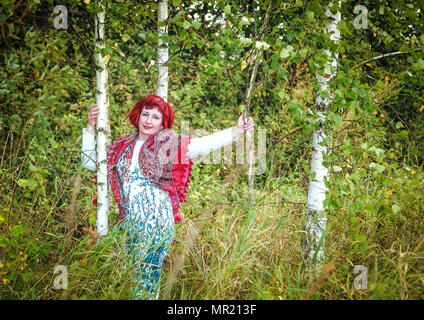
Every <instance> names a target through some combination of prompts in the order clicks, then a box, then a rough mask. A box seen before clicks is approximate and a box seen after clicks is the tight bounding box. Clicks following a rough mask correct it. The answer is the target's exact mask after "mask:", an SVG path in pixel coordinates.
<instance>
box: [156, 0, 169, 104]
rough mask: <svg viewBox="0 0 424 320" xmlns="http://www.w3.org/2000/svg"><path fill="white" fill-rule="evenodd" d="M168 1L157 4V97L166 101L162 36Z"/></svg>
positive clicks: (165, 47) (165, 29) (165, 51)
mask: <svg viewBox="0 0 424 320" xmlns="http://www.w3.org/2000/svg"><path fill="white" fill-rule="evenodd" d="M167 20H168V0H159V3H158V35H159V42H158V88H157V95H158V96H159V97H161V98H162V99H163V100H165V101H168V81H169V77H168V42H164V41H163V35H164V34H167V33H168V21H167Z"/></svg>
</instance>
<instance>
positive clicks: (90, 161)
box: [81, 104, 99, 171]
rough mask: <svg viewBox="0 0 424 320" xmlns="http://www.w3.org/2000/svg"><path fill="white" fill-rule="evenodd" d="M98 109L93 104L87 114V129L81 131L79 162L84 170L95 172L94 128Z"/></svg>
mask: <svg viewBox="0 0 424 320" xmlns="http://www.w3.org/2000/svg"><path fill="white" fill-rule="evenodd" d="M98 114H99V108H97V106H96V105H95V104H93V105H92V106H91V108H90V112H89V114H88V124H87V128H84V129H82V147H81V161H82V165H83V167H84V168H86V169H88V170H90V171H95V170H96V162H97V159H96V141H95V139H94V126H95V125H96V119H97V115H98Z"/></svg>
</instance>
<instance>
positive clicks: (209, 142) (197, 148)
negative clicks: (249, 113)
mask: <svg viewBox="0 0 424 320" xmlns="http://www.w3.org/2000/svg"><path fill="white" fill-rule="evenodd" d="M237 139H238V137H237V138H235V139H233V136H232V128H228V129H224V130H222V131H218V132H215V133H212V134H210V135H207V136H204V137H200V138H192V139H191V140H190V143H189V145H188V153H187V155H188V157H189V158H190V159H194V158H197V157H199V156H201V155H204V154H208V153H210V152H213V151H215V150H218V149H220V148H222V147H225V146H226V145H228V144H230V143H233V142H234V141H236V140H237Z"/></svg>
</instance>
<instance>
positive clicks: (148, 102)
mask: <svg viewBox="0 0 424 320" xmlns="http://www.w3.org/2000/svg"><path fill="white" fill-rule="evenodd" d="M154 108H158V111H159V112H160V113H161V114H162V125H163V128H164V129H170V128H172V125H173V124H174V110H173V109H172V106H171V105H170V104H169V103H167V102H165V101H164V100H163V99H162V98H161V97H159V96H157V95H154V94H151V95H149V96H147V97H144V98H143V99H141V100H140V101H139V102H137V103H136V105H135V106H134V108H132V110H131V112H130V113H129V114H128V116H127V118H126V119H128V120H129V121H130V123H131V124H132V125H133V126H134V127H136V128H137V130H138V122H139V120H140V114H141V112H142V111H143V109H147V110H150V109H154Z"/></svg>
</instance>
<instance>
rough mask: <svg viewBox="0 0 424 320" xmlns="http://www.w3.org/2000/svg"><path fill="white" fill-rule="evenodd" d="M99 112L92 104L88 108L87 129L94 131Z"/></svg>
mask: <svg viewBox="0 0 424 320" xmlns="http://www.w3.org/2000/svg"><path fill="white" fill-rule="evenodd" d="M98 114H99V108H98V107H96V105H95V104H93V105H92V106H91V108H90V112H89V113H88V124H87V131H89V132H94V127H95V125H96V121H97V116H98Z"/></svg>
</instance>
